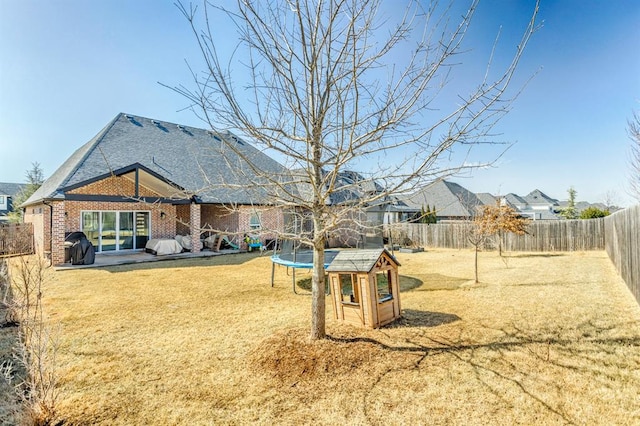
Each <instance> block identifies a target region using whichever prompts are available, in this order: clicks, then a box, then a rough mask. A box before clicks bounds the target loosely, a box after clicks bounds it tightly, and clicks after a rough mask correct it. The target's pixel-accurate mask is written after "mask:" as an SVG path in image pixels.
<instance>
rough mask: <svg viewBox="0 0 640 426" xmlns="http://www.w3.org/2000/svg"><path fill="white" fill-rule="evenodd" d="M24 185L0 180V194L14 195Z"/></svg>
mask: <svg viewBox="0 0 640 426" xmlns="http://www.w3.org/2000/svg"><path fill="white" fill-rule="evenodd" d="M24 186H25V184H22V183H11V182H0V195H7V196H9V197H14V196H15V195H16V194H17V193H18V192H20V190H22V188H23V187H24Z"/></svg>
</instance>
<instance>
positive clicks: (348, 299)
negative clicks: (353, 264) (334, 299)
mask: <svg viewBox="0 0 640 426" xmlns="http://www.w3.org/2000/svg"><path fill="white" fill-rule="evenodd" d="M339 279H340V294H341V295H342V303H347V304H359V303H360V294H359V292H358V286H357V285H355V282H356V276H355V275H353V274H339Z"/></svg>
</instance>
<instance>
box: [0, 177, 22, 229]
mask: <svg viewBox="0 0 640 426" xmlns="http://www.w3.org/2000/svg"><path fill="white" fill-rule="evenodd" d="M23 187H24V185H23V184H20V183H8V182H0V223H2V222H7V221H8V220H9V217H8V214H9V213H10V212H12V211H13V209H14V207H17V206H14V205H13V198H14V197H15V196H16V195H17V194H18V193H19V192H20V191H21V190H22V188H23Z"/></svg>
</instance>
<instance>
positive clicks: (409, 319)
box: [384, 309, 461, 328]
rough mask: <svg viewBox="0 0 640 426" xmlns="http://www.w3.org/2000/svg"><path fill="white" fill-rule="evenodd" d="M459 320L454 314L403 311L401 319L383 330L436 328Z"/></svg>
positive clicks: (412, 310) (413, 310)
mask: <svg viewBox="0 0 640 426" xmlns="http://www.w3.org/2000/svg"><path fill="white" fill-rule="evenodd" d="M460 319H461V318H460V317H459V316H457V315H456V314H447V313H445V312H426V311H416V310H415V309H403V310H402V317H400V318H398V319H397V320H396V321H394V322H392V323H391V324H389V325H387V326H386V327H384V328H398V327H438V326H439V325H444V324H450V323H452V322H456V321H459V320H460Z"/></svg>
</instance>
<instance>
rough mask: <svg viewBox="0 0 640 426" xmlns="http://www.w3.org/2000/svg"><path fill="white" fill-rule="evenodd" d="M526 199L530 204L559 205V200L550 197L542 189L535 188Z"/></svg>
mask: <svg viewBox="0 0 640 426" xmlns="http://www.w3.org/2000/svg"><path fill="white" fill-rule="evenodd" d="M524 200H525V201H526V202H527V204H530V205H535V204H544V205H548V204H550V205H552V206H556V205H558V200H556V199H554V198H551V197H549V196H548V195H547V194H545V193H544V192H542V191H540V190H539V189H534V190H533V191H531V192H530V193H529V194H527V195H526V196H524Z"/></svg>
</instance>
